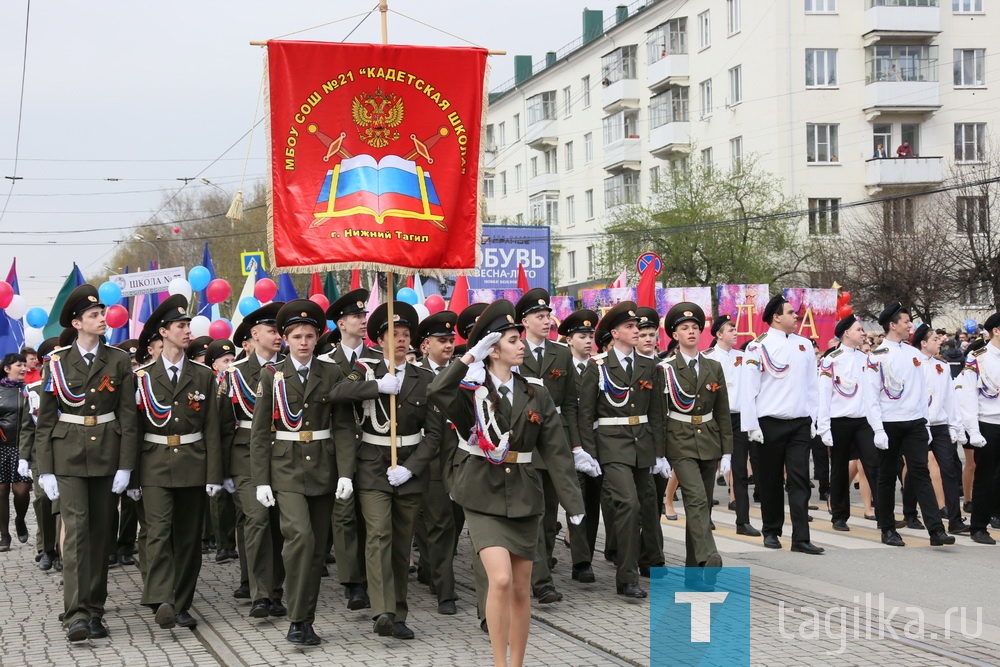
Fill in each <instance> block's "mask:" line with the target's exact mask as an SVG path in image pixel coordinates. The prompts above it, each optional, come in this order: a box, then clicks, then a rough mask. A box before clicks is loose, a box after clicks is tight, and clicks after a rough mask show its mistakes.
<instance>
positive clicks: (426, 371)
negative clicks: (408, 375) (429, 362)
mask: <svg viewBox="0 0 1000 667" xmlns="http://www.w3.org/2000/svg"><path fill="white" fill-rule="evenodd" d="M406 365H407V366H408V367H409V368H416V369H417V370H418V371H423V372H424V373H430V374H431V375H433V374H434V371H432V370H431V369H429V368H427V367H426V366H424V365H422V364H410V363H407V364H406Z"/></svg>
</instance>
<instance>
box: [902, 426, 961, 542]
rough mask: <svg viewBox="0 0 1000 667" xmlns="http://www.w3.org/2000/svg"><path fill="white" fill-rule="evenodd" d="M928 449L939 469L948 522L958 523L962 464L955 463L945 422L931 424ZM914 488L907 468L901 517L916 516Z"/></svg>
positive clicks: (954, 454)
mask: <svg viewBox="0 0 1000 667" xmlns="http://www.w3.org/2000/svg"><path fill="white" fill-rule="evenodd" d="M929 449H930V452H931V454H933V455H934V460H935V461H937V464H938V469H939V470H940V471H941V486H942V487H943V488H944V504H945V512H946V514H947V516H948V523H949V525H950V524H955V523H958V522H959V521H961V519H962V503H961V502H960V501H959V494H960V493H961V491H962V466H961V465H959V464H958V463H957V462H958V457H957V455H956V450H957V447H956V446H955V444H954V443H953V442H952V441H951V431H950V430H949V429H948V425H947V424H936V425H934V426H931V443H930V447H929ZM915 488H916V487H915V486H914V485H913V484H911V483H910V475H909V468H907V475H906V479H905V480H904V482H903V517H904V518H907V519H915V518H917V493H916V490H915Z"/></svg>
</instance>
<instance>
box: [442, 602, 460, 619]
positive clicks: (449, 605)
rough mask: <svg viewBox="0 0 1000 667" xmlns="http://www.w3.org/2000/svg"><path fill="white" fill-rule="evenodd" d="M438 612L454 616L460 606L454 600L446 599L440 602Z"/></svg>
mask: <svg viewBox="0 0 1000 667" xmlns="http://www.w3.org/2000/svg"><path fill="white" fill-rule="evenodd" d="M438 613H439V614H443V615H444V616H454V615H455V614H457V613H458V607H457V606H456V605H455V601H454V600H445V601H444V602H441V603H439V604H438Z"/></svg>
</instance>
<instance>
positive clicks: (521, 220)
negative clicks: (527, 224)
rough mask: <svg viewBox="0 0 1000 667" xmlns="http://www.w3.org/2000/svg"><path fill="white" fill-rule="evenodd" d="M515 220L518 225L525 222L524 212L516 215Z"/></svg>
mask: <svg viewBox="0 0 1000 667" xmlns="http://www.w3.org/2000/svg"><path fill="white" fill-rule="evenodd" d="M514 222H515V223H516V224H518V225H523V224H524V213H518V214H517V215H515V216H514Z"/></svg>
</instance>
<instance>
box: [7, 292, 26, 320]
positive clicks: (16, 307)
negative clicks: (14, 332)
mask: <svg viewBox="0 0 1000 667" xmlns="http://www.w3.org/2000/svg"><path fill="white" fill-rule="evenodd" d="M5 310H6V312H7V317H10V318H13V319H15V320H19V319H21V318H22V317H24V314H25V313H26V312H28V300H27V299H25V298H24V297H23V296H21V295H20V294H15V295H14V296H13V297H12V298H11V300H10V303H9V304H8V305H7V308H6V309H5Z"/></svg>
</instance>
